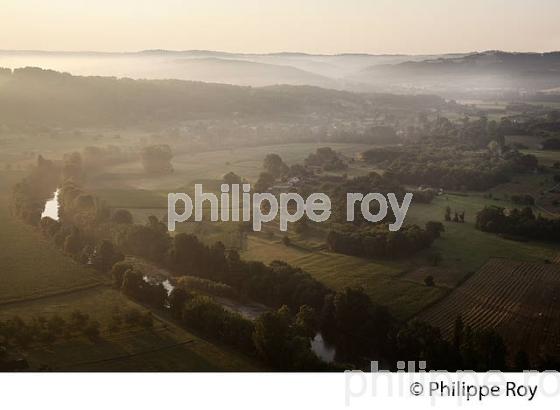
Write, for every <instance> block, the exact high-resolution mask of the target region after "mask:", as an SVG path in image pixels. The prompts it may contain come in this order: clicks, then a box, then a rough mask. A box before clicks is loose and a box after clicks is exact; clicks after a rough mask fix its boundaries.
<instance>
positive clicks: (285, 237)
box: [282, 235, 292, 246]
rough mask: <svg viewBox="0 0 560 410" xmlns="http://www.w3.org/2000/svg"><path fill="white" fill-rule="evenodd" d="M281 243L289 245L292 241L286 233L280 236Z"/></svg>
mask: <svg viewBox="0 0 560 410" xmlns="http://www.w3.org/2000/svg"><path fill="white" fill-rule="evenodd" d="M282 243H283V244H284V246H290V245H291V244H292V241H291V239H290V237H289V236H288V235H284V236H283V237H282Z"/></svg>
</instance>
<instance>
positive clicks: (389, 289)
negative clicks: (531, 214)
mask: <svg viewBox="0 0 560 410" xmlns="http://www.w3.org/2000/svg"><path fill="white" fill-rule="evenodd" d="M242 256H243V257H244V258H245V259H252V260H260V261H263V262H271V261H273V260H275V259H276V260H282V261H286V262H288V263H290V264H292V265H294V266H298V267H300V268H302V269H303V270H305V271H307V272H309V273H310V274H311V275H313V277H315V278H316V279H318V280H319V281H321V282H323V283H324V284H325V285H327V286H328V287H330V288H331V289H334V290H344V288H346V287H362V288H363V289H364V290H365V292H366V293H367V294H368V295H369V297H370V298H371V299H372V300H373V301H374V302H376V303H379V304H382V305H385V306H387V307H388V308H389V309H390V311H391V312H392V313H393V314H394V315H395V316H396V317H397V318H399V319H407V318H409V317H411V316H412V315H414V314H415V313H417V312H418V311H420V310H422V309H423V308H425V307H426V306H428V305H430V304H432V303H434V302H435V301H437V300H439V299H440V298H441V297H443V296H445V295H446V294H447V292H448V291H449V289H447V288H446V287H440V286H435V287H427V286H426V285H425V284H424V283H423V282H420V283H419V282H416V281H414V280H409V279H408V278H406V276H403V275H404V273H405V269H406V266H407V264H406V263H404V264H403V263H397V262H393V261H373V260H368V259H364V258H358V257H354V256H348V255H342V254H337V253H330V252H324V251H308V250H305V249H301V248H297V247H294V246H289V247H287V246H285V245H283V244H282V243H281V242H280V241H279V240H267V239H263V238H261V237H258V236H255V235H250V236H249V238H248V240H247V250H246V251H244V252H242Z"/></svg>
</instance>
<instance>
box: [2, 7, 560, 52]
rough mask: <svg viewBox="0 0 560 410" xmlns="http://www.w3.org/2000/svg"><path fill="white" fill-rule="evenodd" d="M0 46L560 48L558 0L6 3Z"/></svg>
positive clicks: (240, 49) (384, 49)
mask: <svg viewBox="0 0 560 410" xmlns="http://www.w3.org/2000/svg"><path fill="white" fill-rule="evenodd" d="M0 3H1V4H0V49H4V50H68V51H138V50H146V49H170V50H193V49H197V50H219V51H230V52H280V51H299V52H308V53H322V54H336V53H372V54H386V53H388V54H396V53H403V54H426V53H446V52H468V51H483V50H497V49H499V50H506V51H551V50H557V49H560V24H559V23H558V20H559V16H560V1H559V0H300V1H296V0H261V1H257V0H199V1H190V0H90V1H86V0H49V1H45V0H0Z"/></svg>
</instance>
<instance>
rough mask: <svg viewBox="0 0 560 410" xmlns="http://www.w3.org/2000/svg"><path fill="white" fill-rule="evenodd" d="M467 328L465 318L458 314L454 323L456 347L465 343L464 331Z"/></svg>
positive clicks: (454, 342) (454, 343)
mask: <svg viewBox="0 0 560 410" xmlns="http://www.w3.org/2000/svg"><path fill="white" fill-rule="evenodd" d="M464 330H465V324H464V323H463V318H462V317H461V315H458V316H457V317H456V318H455V323H454V325H453V345H454V346H455V348H456V349H459V348H460V347H461V344H462V343H463V332H464Z"/></svg>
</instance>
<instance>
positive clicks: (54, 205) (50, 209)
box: [41, 188, 60, 221]
mask: <svg viewBox="0 0 560 410" xmlns="http://www.w3.org/2000/svg"><path fill="white" fill-rule="evenodd" d="M59 193H60V189H59V188H57V189H56V191H54V193H53V196H52V198H50V199H49V200H48V201H47V202H45V208H44V209H43V213H42V214H41V218H45V217H49V218H51V219H54V220H55V221H58V218H59V216H58V194H59Z"/></svg>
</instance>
